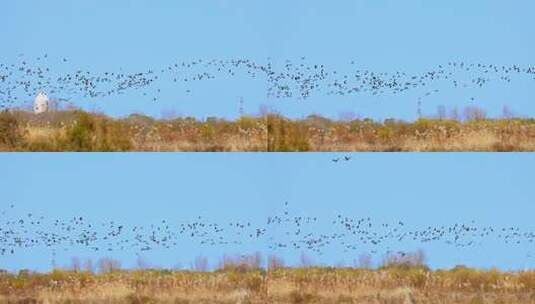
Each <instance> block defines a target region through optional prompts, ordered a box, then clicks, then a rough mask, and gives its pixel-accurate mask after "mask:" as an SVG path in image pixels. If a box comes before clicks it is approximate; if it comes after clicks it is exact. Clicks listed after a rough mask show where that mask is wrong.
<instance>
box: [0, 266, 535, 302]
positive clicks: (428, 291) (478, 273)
mask: <svg viewBox="0 0 535 304" xmlns="http://www.w3.org/2000/svg"><path fill="white" fill-rule="evenodd" d="M0 303H363V304H364V303H366V304H375V303H377V304H383V303H392V304H395V303H399V304H409V303H433V304H437V303H449V304H452V303H467V304H480V303H503V304H506V303H507V304H514V303H535V272H533V271H532V272H499V271H497V270H474V269H469V268H464V267H457V268H455V269H451V270H443V271H441V270H437V271H431V270H429V269H427V268H426V267H388V268H381V269H374V270H371V269H361V268H320V267H307V268H277V269H270V270H268V271H266V270H264V269H247V268H232V269H220V270H217V271H214V272H195V271H170V270H136V271H122V270H113V271H108V272H105V273H98V274H95V273H91V272H84V271H63V270H56V271H53V272H51V273H48V274H38V273H32V272H29V271H21V272H19V273H18V274H10V273H3V274H1V275H0Z"/></svg>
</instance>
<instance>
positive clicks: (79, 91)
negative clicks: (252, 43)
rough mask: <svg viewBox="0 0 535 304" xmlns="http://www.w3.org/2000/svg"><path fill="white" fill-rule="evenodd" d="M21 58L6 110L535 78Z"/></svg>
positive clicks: (463, 70)
mask: <svg viewBox="0 0 535 304" xmlns="http://www.w3.org/2000/svg"><path fill="white" fill-rule="evenodd" d="M17 61H18V62H13V63H0V107H2V108H11V107H16V106H19V105H21V104H23V103H25V102H27V101H28V100H31V99H32V98H33V97H35V96H36V95H37V94H38V93H39V92H41V91H44V92H47V93H48V94H49V95H50V96H54V97H55V99H56V100H59V101H76V102H81V101H83V100H87V99H89V100H93V101H95V100H97V99H98V100H101V99H103V98H106V97H109V96H117V95H122V94H125V93H127V92H128V91H140V93H141V94H142V95H143V96H144V98H146V99H147V100H151V101H158V100H159V99H160V98H161V96H160V95H161V93H162V89H164V88H167V89H169V88H172V92H173V94H175V93H176V92H181V93H182V94H189V93H190V92H191V90H192V88H191V84H192V83H195V82H201V81H211V80H214V79H233V78H237V77H248V78H252V79H261V80H263V81H265V83H266V90H267V92H266V95H267V97H271V98H277V99H279V98H292V99H298V100H301V99H306V98H308V97H309V96H311V95H312V94H317V93H322V94H327V95H333V94H334V95H354V94H358V93H367V94H371V95H380V94H388V93H390V94H399V93H402V92H404V91H408V90H415V89H423V90H424V91H422V92H420V93H419V94H420V97H419V98H420V99H421V98H425V97H426V96H429V95H432V94H435V93H438V92H439V89H436V88H435V89H433V87H432V85H433V83H434V82H437V81H446V82H448V83H449V84H450V85H451V86H452V87H453V88H463V87H464V88H466V87H483V86H484V85H486V84H488V83H489V82H491V81H502V82H504V83H509V82H511V80H512V78H513V76H515V75H524V76H527V77H529V78H530V79H534V80H535V66H520V65H497V64H485V63H466V62H448V63H446V64H444V65H438V66H436V67H434V68H431V69H429V70H427V71H423V72H421V73H414V74H412V73H406V72H393V73H387V72H374V71H372V70H370V69H361V68H358V65H357V63H355V62H354V61H351V63H350V65H349V66H346V67H345V68H343V70H344V71H342V70H340V71H337V70H334V69H331V68H329V67H327V66H326V65H324V64H317V63H309V62H308V60H307V59H306V58H305V57H301V58H300V59H298V60H294V61H291V60H286V61H284V62H274V61H272V60H271V59H270V58H268V59H267V61H266V62H262V63H260V62H256V61H253V60H250V59H244V58H240V59H224V60H223V59H208V60H206V59H204V60H203V59H196V60H191V61H177V62H175V63H172V64H169V65H167V66H163V67H160V68H157V69H146V70H143V71H137V72H125V71H123V70H122V69H120V70H119V71H103V72H92V71H89V70H84V69H72V66H71V62H70V60H68V59H67V58H63V59H61V60H59V61H58V60H51V59H50V57H49V56H48V55H46V54H45V55H43V56H40V57H37V58H34V59H31V60H30V59H27V58H26V57H25V56H24V55H23V54H21V55H20V56H19V58H18V59H17ZM51 61H53V64H52V65H51ZM51 66H54V68H52V67H51ZM170 85H171V86H170ZM471 99H472V100H473V99H474V98H473V97H472V98H471Z"/></svg>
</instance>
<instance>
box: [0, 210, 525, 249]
mask: <svg viewBox="0 0 535 304" xmlns="http://www.w3.org/2000/svg"><path fill="white" fill-rule="evenodd" d="M280 209H282V210H280V211H279V212H276V214H274V215H270V216H268V217H267V218H266V221H265V222H263V223H254V222H253V221H247V220H245V221H244V220H238V221H230V222H225V223H223V222H220V223H218V222H211V221H209V220H207V219H204V218H203V217H201V216H199V217H196V218H195V219H192V220H187V221H183V222H176V221H171V220H166V219H162V220H161V221H158V222H154V223H152V224H148V225H131V224H129V223H120V222H117V221H104V222H93V221H91V220H89V219H86V218H85V217H83V216H79V215H77V216H73V217H72V218H68V219H60V218H46V217H44V216H39V215H36V214H32V213H26V214H22V212H21V211H18V210H17V208H16V207H15V205H13V204H11V205H10V206H8V207H7V209H5V210H3V211H1V216H0V256H5V255H14V254H16V253H17V252H18V251H22V250H31V249H32V248H47V249H50V250H53V251H54V252H56V250H58V251H59V250H65V251H70V250H81V249H83V250H87V249H89V250H92V251H95V252H110V251H130V252H135V253H137V254H139V253H141V252H145V251H151V250H157V249H173V248H177V249H179V248H181V247H182V246H185V245H186V244H187V245H188V246H191V245H192V244H197V245H198V246H211V247H215V248H223V247H226V246H229V247H235V246H240V245H256V246H258V247H261V248H266V249H268V250H271V251H275V252H277V251H279V250H298V251H301V252H306V251H310V252H312V253H314V254H318V255H322V254H324V252H326V251H327V250H330V249H333V248H337V249H336V250H337V251H336V252H340V250H343V251H344V252H356V253H359V252H362V249H363V248H368V249H369V252H371V253H373V254H375V253H377V252H384V251H387V252H390V251H392V249H396V248H399V247H400V246H403V245H406V244H405V243H407V242H408V243H412V244H413V245H414V246H423V245H425V244H429V243H442V244H445V245H449V246H454V247H456V248H467V247H472V246H480V245H482V244H483V243H484V242H485V241H492V240H493V241H498V242H501V243H502V244H503V245H506V246H507V245H509V246H514V245H526V244H528V245H530V246H531V244H534V241H535V230H529V229H525V228H521V227H518V226H509V227H505V226H504V227H497V226H480V225H477V224H476V223H475V222H474V221H471V222H469V223H466V222H465V223H452V224H450V225H428V226H425V227H415V226H414V225H410V223H407V222H405V221H402V220H399V221H395V222H391V223H385V222H380V221H379V219H375V218H372V217H369V216H360V217H353V216H347V215H342V214H337V215H336V214H333V217H332V218H331V219H326V218H320V217H318V216H305V215H299V214H293V212H291V206H290V205H289V203H288V202H286V203H284V206H283V207H282V208H280ZM534 245H535V244H534Z"/></svg>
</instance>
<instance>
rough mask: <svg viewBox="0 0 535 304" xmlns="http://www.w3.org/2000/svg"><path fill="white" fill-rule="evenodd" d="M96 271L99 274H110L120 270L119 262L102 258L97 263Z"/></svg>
mask: <svg viewBox="0 0 535 304" xmlns="http://www.w3.org/2000/svg"><path fill="white" fill-rule="evenodd" d="M98 269H99V272H100V273H110V272H114V271H117V270H121V262H119V261H118V260H115V259H112V258H108V257H104V258H101V259H100V260H99V261H98Z"/></svg>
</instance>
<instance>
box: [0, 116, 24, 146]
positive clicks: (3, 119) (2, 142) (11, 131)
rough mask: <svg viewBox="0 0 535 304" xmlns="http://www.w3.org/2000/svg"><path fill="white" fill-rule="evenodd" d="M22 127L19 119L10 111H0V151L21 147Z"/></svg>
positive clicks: (22, 143) (22, 144)
mask: <svg viewBox="0 0 535 304" xmlns="http://www.w3.org/2000/svg"><path fill="white" fill-rule="evenodd" d="M24 145H25V142H24V128H23V127H22V125H21V123H20V121H19V120H18V119H17V118H16V117H15V116H14V115H13V114H12V113H10V112H8V111H2V112H0V151H1V150H17V149H20V148H23V147H24Z"/></svg>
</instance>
